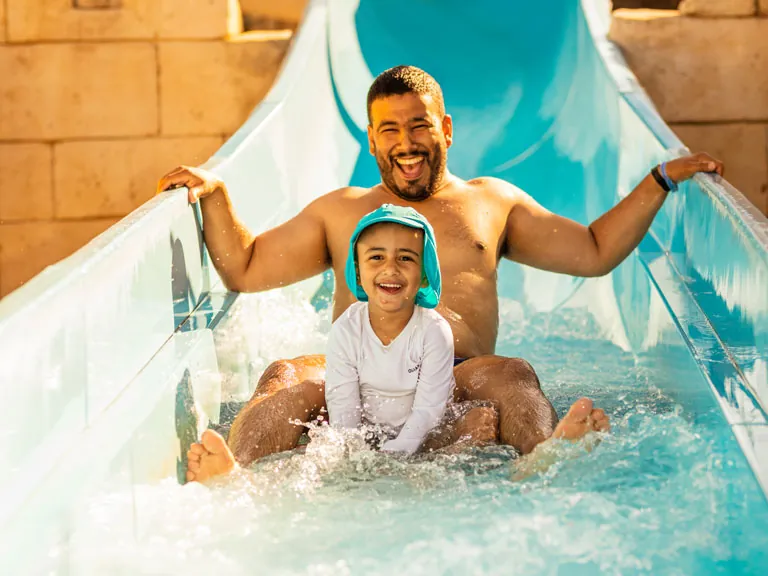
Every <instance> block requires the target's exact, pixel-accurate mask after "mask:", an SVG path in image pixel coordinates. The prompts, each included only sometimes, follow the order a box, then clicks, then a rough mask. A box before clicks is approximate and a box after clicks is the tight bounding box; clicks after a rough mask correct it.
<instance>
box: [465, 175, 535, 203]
mask: <svg viewBox="0 0 768 576" xmlns="http://www.w3.org/2000/svg"><path fill="white" fill-rule="evenodd" d="M466 185H467V186H468V187H471V188H474V189H475V191H477V190H481V191H483V192H487V193H489V194H493V195H496V196H500V197H503V198H507V199H510V200H514V199H515V198H518V197H519V196H520V195H525V192H523V191H522V190H521V189H520V188H518V187H517V186H515V185H514V184H512V183H511V182H508V181H507V180H503V179H501V178H494V177H493V176H479V177H477V178H472V179H471V180H467V182H466Z"/></svg>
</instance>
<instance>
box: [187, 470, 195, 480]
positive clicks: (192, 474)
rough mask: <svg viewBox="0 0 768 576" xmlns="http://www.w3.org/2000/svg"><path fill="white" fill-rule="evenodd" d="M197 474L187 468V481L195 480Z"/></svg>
mask: <svg viewBox="0 0 768 576" xmlns="http://www.w3.org/2000/svg"><path fill="white" fill-rule="evenodd" d="M196 477H197V475H196V474H195V473H194V472H190V471H189V470H187V482H194V481H195V478H196Z"/></svg>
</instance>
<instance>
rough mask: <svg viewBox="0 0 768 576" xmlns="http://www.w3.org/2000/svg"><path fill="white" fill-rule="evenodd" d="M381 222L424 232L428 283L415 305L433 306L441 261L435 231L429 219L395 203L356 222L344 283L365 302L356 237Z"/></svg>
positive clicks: (365, 296)
mask: <svg viewBox="0 0 768 576" xmlns="http://www.w3.org/2000/svg"><path fill="white" fill-rule="evenodd" d="M380 222H394V223H395V224H402V225H403V226H408V227H409V228H416V229H418V230H423V231H424V255H423V257H422V267H423V273H424V276H425V277H426V279H427V283H428V284H427V286H422V287H421V288H419V291H418V292H417V294H416V304H418V305H419V306H421V307H422V308H434V307H435V306H437V303H438V302H439V301H440V289H441V281H440V262H439V260H438V259H437V245H436V244H435V232H434V230H432V226H431V225H430V223H429V221H428V220H427V219H426V218H424V216H422V215H421V214H419V213H418V212H417V211H416V210H414V209H413V208H406V207H404V206H395V205H393V204H384V205H382V206H381V208H378V209H376V210H374V211H373V212H371V213H370V214H366V215H365V216H363V217H362V218H361V219H360V222H358V223H357V228H355V231H354V233H353V234H352V238H350V239H349V254H348V255H347V266H346V269H345V271H344V275H345V277H346V280H347V286H348V287H349V289H350V291H351V292H352V294H354V295H355V296H356V297H357V299H358V300H360V301H361V302H367V301H368V295H367V294H366V293H365V291H364V290H363V287H362V286H360V284H358V282H357V270H356V268H355V245H356V244H357V239H358V238H359V237H360V234H362V232H363V230H365V229H366V228H368V227H369V226H373V225H374V224H378V223H380Z"/></svg>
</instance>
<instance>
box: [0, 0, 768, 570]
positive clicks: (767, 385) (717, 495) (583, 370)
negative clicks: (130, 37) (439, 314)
mask: <svg viewBox="0 0 768 576" xmlns="http://www.w3.org/2000/svg"><path fill="white" fill-rule="evenodd" d="M608 23H609V9H608V3H607V2H605V1H603V0H582V1H581V2H580V3H579V2H558V3H551V4H549V5H547V7H546V8H543V6H542V4H541V3H537V2H524V1H522V0H514V1H512V0H485V1H484V2H466V1H458V0H441V1H440V2H436V1H434V0H407V1H406V0H387V1H386V2H384V1H377V0H311V2H310V3H309V6H308V8H307V12H306V15H305V18H304V20H303V24H302V26H301V28H300V30H299V32H298V34H297V36H296V38H295V41H294V44H293V46H292V49H291V51H290V54H289V56H288V57H287V59H286V61H285V64H284V67H283V70H282V72H281V74H280V76H279V78H278V81H277V83H276V85H275V86H274V88H273V89H272V91H271V92H270V94H269V95H268V96H267V98H266V99H265V100H264V101H263V102H262V103H261V104H260V105H259V106H258V107H257V108H256V109H255V110H254V112H253V113H252V115H251V116H250V118H248V120H247V121H246V122H245V123H244V124H243V126H242V127H241V129H240V130H239V131H238V132H237V133H236V134H235V135H234V136H233V137H232V138H231V139H230V140H229V141H228V142H227V143H226V144H225V145H224V146H223V147H222V148H221V149H220V150H219V151H218V152H217V153H216V154H215V155H214V156H213V157H212V158H211V159H210V160H209V161H208V163H207V164H206V167H207V168H209V169H211V170H213V171H214V172H216V173H217V174H219V175H220V176H221V177H222V178H224V180H225V181H226V182H227V185H228V187H229V190H230V192H231V195H232V199H233V202H234V205H235V207H236V210H237V213H238V214H239V215H240V217H241V218H242V219H243V221H244V222H245V223H246V224H247V225H248V226H249V227H250V228H251V229H252V230H254V231H260V230H264V229H266V228H268V227H270V226H272V225H275V224H277V223H280V222H281V221H284V220H285V219H287V218H289V217H290V216H291V215H292V214H295V213H296V212H297V211H298V210H299V209H301V208H302V207H303V206H304V205H306V204H307V203H308V202H310V201H311V200H312V199H314V198H316V197H317V196H318V195H320V194H323V193H324V192H327V191H330V190H333V189H336V188H339V187H341V186H344V185H347V184H350V183H351V184H354V185H363V186H369V185H373V184H374V183H376V182H377V180H378V173H377V170H376V165H375V162H374V161H373V159H372V158H371V157H370V156H369V154H368V151H367V144H366V141H365V127H366V124H367V121H366V110H365V94H366V91H367V88H368V85H369V84H370V82H371V80H372V79H373V77H374V76H375V75H376V74H378V73H379V72H380V71H382V70H384V69H386V68H388V67H390V66H393V65H397V64H402V63H409V64H414V65H417V66H420V67H422V68H424V69H426V70H427V71H429V72H430V73H431V74H432V75H434V76H435V78H437V80H438V81H439V82H440V83H441V85H442V87H443V90H444V93H445V100H446V107H447V109H448V111H449V112H450V113H451V114H452V115H453V118H454V125H455V133H456V134H455V143H454V145H453V147H452V148H451V150H450V153H449V167H450V169H451V170H452V171H453V172H454V173H455V174H457V175H458V176H460V177H464V178H470V177H473V176H478V175H486V176H495V177H498V178H503V179H506V180H508V181H510V182H512V183H514V184H515V185H517V186H519V187H520V188H522V189H523V190H525V191H527V192H528V193H529V194H531V195H532V196H533V197H535V198H536V199H537V200H538V201H539V202H540V203H541V204H543V205H544V206H545V207H547V208H549V209H550V210H552V211H555V212H558V213H560V214H563V215H565V216H568V217H570V218H573V219H575V220H577V221H579V222H582V223H588V222H590V221H592V220H593V219H595V218H596V217H597V216H599V215H600V214H602V213H603V212H604V211H605V210H607V209H608V208H610V207H611V206H613V205H614V204H615V203H616V202H617V201H618V200H619V199H621V198H622V197H623V196H625V195H626V194H628V193H629V192H630V191H631V190H632V188H633V187H634V186H635V185H636V183H637V182H638V181H639V180H640V179H641V178H642V177H643V176H644V175H645V174H647V172H648V170H649V169H650V167H651V166H653V165H654V164H656V163H658V162H659V161H661V160H663V159H667V158H671V157H674V156H677V155H679V154H681V153H682V152H683V149H682V144H681V142H680V141H679V140H678V139H677V138H676V137H675V136H674V134H673V133H672V132H671V131H670V130H669V128H668V127H667V126H666V125H665V124H664V123H663V122H662V120H661V119H660V117H659V116H658V114H657V112H656V111H655V109H654V107H653V105H652V103H651V102H650V101H649V100H648V98H647V96H646V95H645V94H644V92H643V91H642V89H641V88H640V86H639V85H638V84H637V82H636V80H635V78H634V77H633V76H632V74H631V72H630V71H629V70H628V69H627V67H626V65H625V64H624V62H623V60H622V58H621V56H620V54H619V52H618V51H617V49H616V47H615V46H613V45H612V44H611V43H610V42H608V41H607V40H606V37H605V35H606V31H607V26H608ZM169 168H170V167H169ZM447 281H450V280H447ZM332 287H333V277H332V276H331V275H329V274H325V275H323V276H319V277H317V278H313V279H311V280H308V281H305V282H302V283H300V284H298V285H295V286H291V287H287V288H284V289H281V290H277V291H273V292H268V293H264V294H257V295H238V294H234V293H230V292H227V290H226V289H225V288H224V287H223V286H222V284H221V281H220V279H219V278H218V276H217V275H216V272H215V270H214V268H213V266H212V264H211V261H210V256H209V255H208V253H207V252H206V250H205V247H204V245H203V243H202V235H201V218H200V214H199V212H198V210H197V208H196V207H193V206H190V205H189V204H188V203H187V200H186V193H185V191H183V190H179V191H174V192H171V193H166V194H163V195H160V196H157V197H156V198H154V199H153V200H152V201H150V202H148V203H147V204H145V205H144V206H142V207H141V208H140V209H138V210H137V211H135V212H134V213H132V214H131V215H129V216H128V217H126V218H125V219H123V220H122V221H121V222H119V223H118V224H116V225H115V226H113V227H112V228H111V229H109V230H108V231H106V232H105V233H104V234H102V235H101V236H99V237H98V238H96V239H95V240H93V241H92V242H91V243H90V244H88V245H87V246H85V247H84V248H83V249H81V250H80V251H78V252H77V253H75V254H74V255H72V256H71V257H69V258H67V259H66V260H64V261H62V262H60V263H58V264H56V265H54V266H51V267H49V268H48V269H46V270H45V271H44V272H43V273H42V274H40V275H39V276H37V277H36V278H34V279H33V280H32V281H31V282H29V283H28V284H27V285H25V286H24V287H23V288H21V289H19V290H17V291H16V292H14V293H12V294H11V295H9V296H7V297H6V298H5V299H3V300H2V301H0V343H2V345H1V346H0V390H2V399H3V401H2V403H0V413H1V414H2V417H1V418H0V422H2V424H0V434H1V436H2V442H1V443H0V463H2V469H3V474H2V476H0V488H1V489H2V495H3V498H2V499H1V500H0V573H2V574H19V575H20V574H78V575H79V574H143V573H151V574H178V573H185V574H212V573H221V572H223V571H224V570H226V573H227V574H254V573H264V574H359V573H366V574H392V573H397V572H401V573H405V574H412V573H435V574H436V573H446V574H470V573H472V574H496V573H500V574H510V573H516V574H527V573H531V574H543V573H547V574H593V573H597V572H606V573H621V574H634V573H638V574H646V573H654V574H693V573H695V574H709V573H731V574H765V573H766V571H768V504H767V503H766V496H765V494H766V492H767V491H768V424H767V423H766V414H767V411H766V410H767V408H768V288H767V287H768V221H766V218H765V217H764V216H762V215H761V214H760V213H759V212H757V211H756V210H755V209H754V208H752V207H751V206H750V205H749V204H748V203H747V202H746V200H745V199H744V197H743V196H742V195H741V194H740V193H739V192H738V191H737V190H735V189H733V188H732V187H731V186H730V185H729V184H728V183H727V182H726V181H724V180H722V179H719V178H713V177H710V176H698V177H696V178H695V179H694V180H692V181H691V182H689V183H686V184H685V185H683V186H682V187H681V189H680V191H679V192H677V193H675V194H672V195H670V197H669V198H668V199H667V201H666V203H665V205H664V207H663V209H662V211H661V212H660V214H659V215H658V216H657V218H656V219H655V221H654V223H653V226H652V228H651V231H650V232H649V233H648V234H647V235H646V237H645V238H644V240H643V241H642V243H641V245H640V247H639V248H638V249H637V250H636V251H635V252H634V253H633V254H632V255H631V256H630V257H629V258H628V259H627V261H626V262H624V263H623V264H622V265H621V266H620V267H619V268H618V269H617V270H616V271H614V272H613V273H611V274H609V275H607V276H605V277H603V278H597V279H586V280H585V279H579V278H571V277H566V276H559V275H554V274H550V273H544V272H540V271H537V270H533V269H529V268H525V267H521V266H518V265H516V264H513V263H510V262H506V261H505V262H503V263H502V264H501V267H500V271H499V297H500V330H499V341H498V347H497V351H498V352H499V353H502V354H506V355H514V356H522V357H524V358H527V359H528V360H530V361H531V362H532V363H533V364H534V366H535V367H536V369H537V371H538V372H539V374H540V376H541V379H542V383H543V387H544V390H545V392H546V394H547V395H548V396H549V397H550V398H551V399H552V401H553V403H554V404H555V407H556V408H557V409H558V411H559V412H560V413H561V414H562V412H563V411H564V410H565V409H566V408H567V406H568V405H569V403H570V402H571V401H573V400H574V399H575V398H577V397H579V396H582V395H589V396H592V397H594V398H595V399H596V401H597V402H599V403H600V405H602V406H604V407H605V408H606V410H607V412H608V413H609V414H610V415H611V417H612V419H613V432H612V434H611V435H609V436H607V437H606V438H604V439H603V441H602V443H601V444H600V445H599V446H597V447H596V449H595V450H593V451H592V452H590V453H585V452H580V451H579V450H580V448H578V447H574V448H573V449H572V450H571V452H569V453H568V455H566V457H564V458H563V459H562V460H561V461H560V462H559V463H558V464H556V465H555V466H554V467H553V468H552V469H550V470H549V471H548V472H546V473H544V474H541V475H539V476H536V477H534V478H531V479H529V480H526V481H524V482H514V481H512V467H513V464H512V463H511V461H512V460H513V454H512V453H511V450H510V449H509V448H506V447H494V448H486V449H482V450H476V451H472V452H469V453H466V454H459V455H455V456H450V457H447V456H446V457H443V458H442V459H441V458H436V459H432V460H425V461H416V462H410V463H403V462H399V461H394V460H392V459H386V458H385V457H384V456H382V455H378V454H375V453H370V452H366V451H362V452H356V453H354V454H351V455H348V456H343V452H344V451H343V450H341V452H340V448H339V444H338V442H336V441H334V440H333V438H329V437H328V435H327V434H326V435H325V436H324V435H323V434H322V431H318V433H317V437H316V438H314V439H313V441H312V442H311V443H310V444H309V446H308V447H307V449H306V452H305V453H289V454H284V455H279V456H276V457H273V458H271V459H268V460H267V461H266V462H263V463H260V464H258V465H257V466H256V467H255V468H254V470H252V471H244V472H243V473H242V474H241V475H240V476H238V477H237V478H236V479H235V480H233V481H232V485H228V486H220V487H213V488H207V487H203V486H200V485H194V484H190V485H186V486H182V485H180V480H181V479H183V471H184V466H185V462H184V458H185V456H184V454H185V451H186V447H187V446H188V445H189V443H190V442H191V441H193V440H194V438H195V437H196V436H197V435H198V434H199V433H200V432H201V431H202V430H204V429H205V428H206V427H208V426H211V427H214V428H217V429H221V430H222V431H224V432H226V426H227V423H228V422H229V421H231V418H232V414H233V413H234V412H235V411H236V409H237V407H238V406H239V405H240V403H242V402H243V401H244V400H245V399H247V397H248V395H249V393H250V392H251V391H252V389H253V386H254V385H255V382H256V380H257V379H258V377H259V374H260V373H261V371H262V370H263V369H264V367H265V366H266V365H267V364H268V363H269V362H271V361H273V360H275V359H277V358H281V357H291V356H294V355H297V354H301V353H310V352H322V350H323V346H324V342H325V338H326V335H327V331H328V326H329V312H328V303H329V298H330V294H331V290H332ZM564 449H567V447H565V448H564ZM340 454H341V456H340Z"/></svg>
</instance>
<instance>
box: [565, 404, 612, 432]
mask: <svg viewBox="0 0 768 576" xmlns="http://www.w3.org/2000/svg"><path fill="white" fill-rule="evenodd" d="M610 429H611V423H610V421H609V419H608V415H607V414H606V413H605V412H604V411H603V410H601V409H600V408H593V407H592V400H590V399H589V398H579V399H578V400H576V402H574V403H573V405H572V406H571V409H570V410H568V414H566V415H565V416H564V417H563V419H562V420H560V422H559V423H558V425H557V428H555V431H554V432H553V433H552V438H563V439H564V440H578V439H579V438H583V437H584V436H585V435H586V434H588V433H589V432H608V431H609V430H610Z"/></svg>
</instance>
